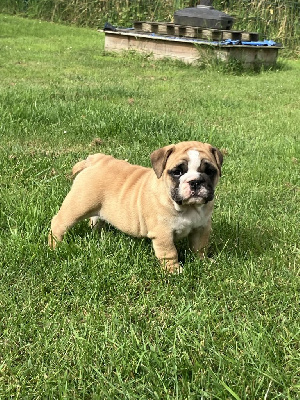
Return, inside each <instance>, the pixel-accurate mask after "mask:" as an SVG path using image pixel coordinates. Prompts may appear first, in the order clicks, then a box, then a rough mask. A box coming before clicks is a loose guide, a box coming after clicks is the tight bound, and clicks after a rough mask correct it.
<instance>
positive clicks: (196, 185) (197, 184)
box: [189, 179, 204, 194]
mask: <svg viewBox="0 0 300 400" xmlns="http://www.w3.org/2000/svg"><path fill="white" fill-rule="evenodd" d="M203 182H204V179H197V180H196V179H195V180H193V181H190V182H189V185H190V188H191V192H192V193H193V194H195V193H196V192H198V191H199V190H200V188H201V185H202V184H203Z"/></svg>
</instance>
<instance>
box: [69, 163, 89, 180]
mask: <svg viewBox="0 0 300 400" xmlns="http://www.w3.org/2000/svg"><path fill="white" fill-rule="evenodd" d="M86 167H87V165H86V160H83V161H79V162H78V163H76V164H75V165H74V167H73V168H72V177H73V178H74V177H75V176H76V175H77V174H79V172H81V171H82V170H83V169H85V168H86Z"/></svg>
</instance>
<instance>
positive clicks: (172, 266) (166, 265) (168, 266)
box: [161, 260, 183, 274]
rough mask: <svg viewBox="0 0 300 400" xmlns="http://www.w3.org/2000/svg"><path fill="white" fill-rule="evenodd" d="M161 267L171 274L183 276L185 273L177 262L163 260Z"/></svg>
mask: <svg viewBox="0 0 300 400" xmlns="http://www.w3.org/2000/svg"><path fill="white" fill-rule="evenodd" d="M161 265H162V268H163V269H164V270H165V271H166V272H168V273H169V274H181V273H182V272H183V268H182V266H181V265H180V264H179V262H177V261H173V260H161Z"/></svg>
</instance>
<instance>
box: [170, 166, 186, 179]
mask: <svg viewBox="0 0 300 400" xmlns="http://www.w3.org/2000/svg"><path fill="white" fill-rule="evenodd" d="M172 175H173V176H175V177H176V178H177V177H179V176H181V175H183V171H182V169H180V168H176V169H173V170H172Z"/></svg>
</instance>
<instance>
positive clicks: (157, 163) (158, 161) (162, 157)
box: [150, 144, 175, 178]
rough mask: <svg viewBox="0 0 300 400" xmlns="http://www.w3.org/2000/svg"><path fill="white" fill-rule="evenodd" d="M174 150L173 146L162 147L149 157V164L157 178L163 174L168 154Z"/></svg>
mask: <svg viewBox="0 0 300 400" xmlns="http://www.w3.org/2000/svg"><path fill="white" fill-rule="evenodd" d="M174 149H175V146H174V144H170V145H169V146H165V147H162V148H161V149H158V150H155V151H154V152H153V153H152V154H151V155H150V159H151V164H152V168H153V169H154V172H155V174H156V176H157V177H158V178H160V177H161V176H162V174H163V172H164V169H165V166H166V163H167V160H168V158H169V156H170V154H172V153H173V151H174Z"/></svg>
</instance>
